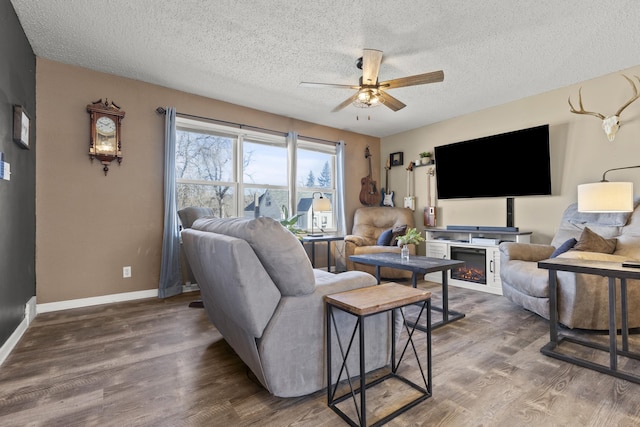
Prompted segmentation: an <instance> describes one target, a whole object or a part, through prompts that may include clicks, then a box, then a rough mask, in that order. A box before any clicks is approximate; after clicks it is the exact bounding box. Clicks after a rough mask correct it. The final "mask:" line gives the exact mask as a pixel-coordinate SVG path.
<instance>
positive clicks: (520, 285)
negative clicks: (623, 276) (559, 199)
mask: <svg viewBox="0 0 640 427" xmlns="http://www.w3.org/2000/svg"><path fill="white" fill-rule="evenodd" d="M635 206H636V208H635V210H634V211H633V212H632V213H629V214H595V213H589V214H584V213H580V212H578V211H577V206H576V204H572V205H570V206H569V207H568V208H567V209H566V210H565V212H564V214H563V217H562V221H561V223H560V227H559V229H558V231H557V233H556V235H555V236H554V238H553V240H552V242H551V244H550V245H544V244H530V243H515V242H503V243H501V244H500V278H501V280H502V292H503V295H504V296H505V297H506V298H507V299H509V300H510V301H512V302H513V303H515V304H518V305H520V306H522V307H524V308H525V309H527V310H530V311H532V312H534V313H536V314H539V315H540V316H542V317H544V318H545V319H549V271H548V270H543V269H539V268H538V261H542V260H544V259H548V258H550V257H551V256H552V254H553V253H554V251H555V250H556V249H557V248H559V247H560V246H562V245H563V244H564V243H565V242H567V241H569V240H570V239H576V241H578V242H580V241H581V236H582V235H583V232H584V230H585V228H587V227H588V228H589V230H591V231H592V232H594V233H595V234H597V235H599V236H601V237H602V238H604V239H615V245H614V246H613V247H614V248H615V249H614V250H613V251H612V252H611V253H603V252H602V251H594V250H589V248H588V247H585V245H581V249H582V250H575V249H570V250H567V251H566V252H564V253H561V254H559V255H557V256H558V258H568V259H594V260H600V261H613V262H622V261H626V260H640V209H638V207H637V206H638V205H637V203H636V205H635ZM585 234H586V235H589V234H590V233H588V232H587V233H585ZM584 240H585V239H584V238H583V239H582V241H583V242H584ZM567 246H571V245H570V244H569V245H567ZM587 246H588V245H587ZM606 252H609V251H606ZM557 277H558V315H559V322H560V323H561V324H563V325H565V326H567V327H569V328H580V329H593V330H607V329H608V328H609V317H608V316H609V309H608V284H607V283H608V282H607V278H606V277H601V276H595V275H588V274H582V273H570V272H565V271H560V272H558V276H557ZM619 294H620V286H619V284H618V295H619ZM627 295H628V302H629V327H630V328H638V327H640V309H638V307H640V283H638V281H635V280H628V286H627ZM617 301H618V307H619V304H620V298H619V297H618V298H617ZM617 314H618V322H619V321H620V318H619V317H620V309H619V308H618V310H617Z"/></svg>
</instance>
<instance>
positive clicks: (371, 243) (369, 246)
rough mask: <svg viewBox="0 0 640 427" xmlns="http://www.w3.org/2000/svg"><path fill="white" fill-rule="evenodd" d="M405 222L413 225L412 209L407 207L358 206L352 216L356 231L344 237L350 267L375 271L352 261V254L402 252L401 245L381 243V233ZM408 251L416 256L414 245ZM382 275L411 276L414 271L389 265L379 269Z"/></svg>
mask: <svg viewBox="0 0 640 427" xmlns="http://www.w3.org/2000/svg"><path fill="white" fill-rule="evenodd" d="M403 225H406V226H407V228H412V227H414V221H413V211H411V209H408V208H392V207H387V206H373V207H367V208H359V209H357V210H356V213H355V214H354V216H353V230H352V232H351V234H349V235H347V236H345V238H344V242H345V257H346V264H347V270H358V271H366V272H367V273H370V274H375V267H374V266H372V265H364V264H359V263H354V262H353V261H350V260H349V256H350V255H363V254H372V253H377V252H398V253H399V252H400V247H398V246H379V245H378V244H377V242H378V238H379V237H380V235H381V234H382V233H383V232H384V231H386V230H389V229H393V228H396V227H400V226H403ZM409 253H410V254H412V255H415V253H416V248H415V245H409ZM380 276H381V277H383V278H386V279H410V278H411V272H410V271H403V270H397V269H392V268H387V267H382V268H381V269H380Z"/></svg>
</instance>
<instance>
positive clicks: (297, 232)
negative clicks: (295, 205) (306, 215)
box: [280, 205, 304, 240]
mask: <svg viewBox="0 0 640 427" xmlns="http://www.w3.org/2000/svg"><path fill="white" fill-rule="evenodd" d="M282 213H283V215H284V218H283V219H281V220H280V224H282V226H283V227H285V228H286V229H287V230H289V231H290V232H292V233H293V235H294V236H296V237H297V238H298V240H302V234H304V230H302V229H300V228H298V227H297V226H296V224H297V223H298V218H300V217H301V216H302V215H301V214H296V215H293V216H291V217H290V216H289V209H287V207H286V206H284V205H283V206H282Z"/></svg>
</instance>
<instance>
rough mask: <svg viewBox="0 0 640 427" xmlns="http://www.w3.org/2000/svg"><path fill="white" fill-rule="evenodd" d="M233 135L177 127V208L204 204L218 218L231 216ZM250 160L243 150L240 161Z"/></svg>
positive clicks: (246, 162) (249, 156) (233, 196)
mask: <svg viewBox="0 0 640 427" xmlns="http://www.w3.org/2000/svg"><path fill="white" fill-rule="evenodd" d="M233 144H234V138H232V137H226V136H219V135H211V134H204V133H196V132H193V131H191V132H188V131H182V130H178V131H177V133H176V179H177V181H178V184H177V196H178V208H179V209H180V208H183V207H187V206H208V207H211V208H212V209H213V210H214V211H215V212H216V216H218V217H220V218H225V217H230V216H235V197H236V195H235V194H234V190H235V185H234V176H233V159H234V157H233ZM250 161H251V153H250V152H249V153H245V155H244V159H243V163H244V164H248V163H249V162H250Z"/></svg>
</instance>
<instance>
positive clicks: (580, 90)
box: [568, 85, 635, 120]
mask: <svg viewBox="0 0 640 427" xmlns="http://www.w3.org/2000/svg"><path fill="white" fill-rule="evenodd" d="M633 88H634V89H635V85H634V86H633ZM568 101H569V107H571V109H570V111H571V112H572V113H576V114H588V115H590V116H596V117H598V118H599V119H601V120H604V119H605V117H604V115H602V114H600V113H596V112H595V111H585V109H584V107H583V106H582V88H580V89H579V90H578V102H579V103H580V109H579V110H576V109H575V108H574V107H573V104H572V103H571V96H569V99H568ZM631 102H632V101H629V103H628V104H630V103H631ZM628 104H627V105H628ZM625 107H626V105H625ZM623 108H624V107H623Z"/></svg>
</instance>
